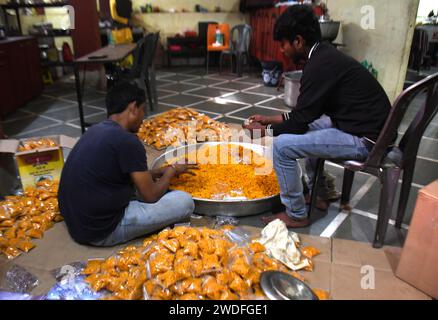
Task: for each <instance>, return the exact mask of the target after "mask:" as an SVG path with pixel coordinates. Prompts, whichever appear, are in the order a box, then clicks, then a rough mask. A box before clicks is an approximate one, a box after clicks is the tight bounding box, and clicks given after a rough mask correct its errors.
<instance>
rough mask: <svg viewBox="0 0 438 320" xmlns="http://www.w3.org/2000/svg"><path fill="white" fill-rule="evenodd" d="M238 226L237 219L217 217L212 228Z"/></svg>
mask: <svg viewBox="0 0 438 320" xmlns="http://www.w3.org/2000/svg"><path fill="white" fill-rule="evenodd" d="M238 224H239V219H237V218H235V217H225V216H217V217H216V221H215V224H214V227H215V228H216V229H217V228H220V227H223V226H235V227H236V226H237V225H238Z"/></svg>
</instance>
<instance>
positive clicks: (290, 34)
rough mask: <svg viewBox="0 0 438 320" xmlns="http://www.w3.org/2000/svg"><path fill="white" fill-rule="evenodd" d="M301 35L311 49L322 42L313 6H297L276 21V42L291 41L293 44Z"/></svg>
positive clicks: (290, 8) (289, 9)
mask: <svg viewBox="0 0 438 320" xmlns="http://www.w3.org/2000/svg"><path fill="white" fill-rule="evenodd" d="M298 35H300V36H302V37H303V38H304V40H306V45H307V46H309V47H311V46H313V45H314V44H315V43H316V42H318V41H321V27H320V25H319V21H318V18H317V17H316V15H315V13H314V12H313V9H312V7H311V6H308V5H295V6H292V7H289V8H288V9H287V10H286V11H285V12H284V13H283V14H282V15H281V16H280V17H279V18H278V19H277V21H276V23H275V27H274V40H275V41H282V40H284V39H286V40H289V41H290V42H291V43H292V42H293V41H294V40H295V39H296V37H297V36H298Z"/></svg>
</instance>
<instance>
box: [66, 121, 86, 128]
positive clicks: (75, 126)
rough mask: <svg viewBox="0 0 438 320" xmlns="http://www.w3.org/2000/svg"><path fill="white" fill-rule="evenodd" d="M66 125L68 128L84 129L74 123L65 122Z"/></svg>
mask: <svg viewBox="0 0 438 320" xmlns="http://www.w3.org/2000/svg"><path fill="white" fill-rule="evenodd" d="M64 124H65V125H66V126H68V127H72V128H75V129H82V128H81V126H78V125H77V124H74V123H70V122H65V123H64Z"/></svg>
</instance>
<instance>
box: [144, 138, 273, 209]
mask: <svg viewBox="0 0 438 320" xmlns="http://www.w3.org/2000/svg"><path fill="white" fill-rule="evenodd" d="M222 144H233V145H239V146H242V147H244V148H246V149H250V150H252V151H254V152H256V153H258V154H259V155H263V156H265V155H267V154H268V152H269V148H267V147H264V146H261V145H256V144H250V143H241V142H207V143H198V144H196V145H188V146H183V147H179V148H175V149H173V150H171V151H168V152H166V153H164V154H162V155H161V156H160V157H158V158H157V159H155V161H154V162H153V164H152V169H157V168H159V167H161V166H162V165H163V164H164V163H165V162H166V159H172V158H175V157H177V156H178V155H181V154H184V153H187V151H188V150H190V151H189V152H193V151H194V150H195V149H196V150H198V149H200V148H202V147H203V146H206V145H208V146H217V145H222ZM193 200H194V201H195V205H196V207H195V213H198V214H201V215H206V216H213V217H214V216H227V217H244V216H253V215H257V214H260V213H263V212H268V211H271V210H272V209H273V207H274V206H276V205H278V204H279V203H280V195H279V194H277V195H274V196H271V197H266V198H261V199H256V200H211V199H203V198H193Z"/></svg>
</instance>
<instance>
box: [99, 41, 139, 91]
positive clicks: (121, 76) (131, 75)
mask: <svg viewBox="0 0 438 320" xmlns="http://www.w3.org/2000/svg"><path fill="white" fill-rule="evenodd" d="M145 42H146V39H145V38H143V39H140V40H139V41H138V42H137V45H136V47H135V49H134V51H133V53H132V56H133V64H132V66H131V67H130V68H120V67H116V68H114V67H112V66H106V67H107V72H108V74H107V88H108V89H110V88H112V87H114V86H115V85H116V84H117V82H119V81H122V80H133V79H139V78H140V76H141V73H142V63H143V58H144V57H143V56H144V45H145Z"/></svg>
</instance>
